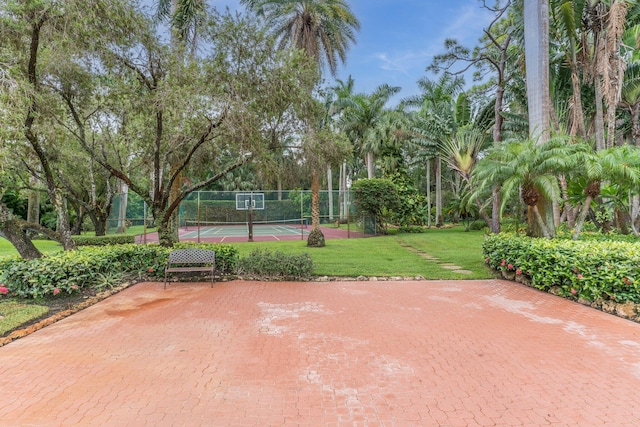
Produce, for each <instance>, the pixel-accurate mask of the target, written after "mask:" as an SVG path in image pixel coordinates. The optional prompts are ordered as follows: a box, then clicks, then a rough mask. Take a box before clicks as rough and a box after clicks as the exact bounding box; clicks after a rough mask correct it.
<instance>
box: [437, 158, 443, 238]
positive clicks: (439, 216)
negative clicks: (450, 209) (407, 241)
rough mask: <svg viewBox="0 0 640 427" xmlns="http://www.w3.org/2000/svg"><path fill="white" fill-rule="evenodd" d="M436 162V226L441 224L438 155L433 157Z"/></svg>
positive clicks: (440, 175) (440, 179)
mask: <svg viewBox="0 0 640 427" xmlns="http://www.w3.org/2000/svg"><path fill="white" fill-rule="evenodd" d="M435 164H436V170H435V172H436V227H439V226H442V220H443V218H442V162H441V159H440V156H436V158H435Z"/></svg>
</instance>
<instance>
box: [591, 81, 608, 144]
mask: <svg viewBox="0 0 640 427" xmlns="http://www.w3.org/2000/svg"><path fill="white" fill-rule="evenodd" d="M594 88H595V96H596V100H595V101H596V116H595V118H594V126H595V131H596V151H600V150H604V148H605V140H604V107H603V105H602V86H601V83H600V79H599V78H596V79H595V84H594Z"/></svg>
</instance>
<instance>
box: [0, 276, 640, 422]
mask: <svg viewBox="0 0 640 427" xmlns="http://www.w3.org/2000/svg"><path fill="white" fill-rule="evenodd" d="M639 390H640V325H639V324H635V323H633V322H630V321H626V320H623V319H620V318H617V317H614V316H611V315H607V314H604V313H601V312H599V311H596V310H594V309H591V308H588V307H584V306H581V305H578V304H575V303H572V302H569V301H566V300H563V299H561V298H558V297H554V296H552V295H548V294H544V293H541V292H538V291H536V290H533V289H530V288H526V287H523V286H521V285H518V284H515V283H509V282H505V281H500V280H486V281H436V282H433V281H413V282H412V281H408V282H329V283H265V282H243V281H234V282H227V283H217V284H216V286H215V287H214V288H213V289H212V288H210V287H209V285H208V284H206V283H201V284H194V283H191V284H172V285H170V287H169V289H167V290H166V291H163V290H162V284H161V283H142V284H138V285H135V286H133V287H131V288H128V289H126V290H125V291H123V292H121V293H120V294H117V295H115V296H113V297H111V298H109V299H107V300H105V301H103V302H101V303H99V304H96V305H94V306H92V307H90V308H88V309H86V310H84V311H82V312H80V313H77V314H75V315H73V316H71V317H68V318H66V319H64V320H62V321H60V322H58V323H56V324H54V325H52V326H49V327H47V328H45V329H42V330H40V331H38V332H36V333H34V334H32V335H30V336H28V337H26V338H23V339H20V340H18V341H15V342H13V343H11V344H9V345H7V346H5V347H2V348H0V425H2V426H75V425H80V426H201V425H202V426H438V425H442V426H516V425H522V426H537V425H557V426H570V425H575V426H591V425H594V426H595V425H611V426H622V425H629V426H637V425H640V398H638V392H639Z"/></svg>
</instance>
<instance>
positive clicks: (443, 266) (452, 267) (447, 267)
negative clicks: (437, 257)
mask: <svg viewBox="0 0 640 427" xmlns="http://www.w3.org/2000/svg"><path fill="white" fill-rule="evenodd" d="M440 266H441V267H442V268H446V269H447V270H460V269H461V268H462V267H460V266H459V265H453V264H440Z"/></svg>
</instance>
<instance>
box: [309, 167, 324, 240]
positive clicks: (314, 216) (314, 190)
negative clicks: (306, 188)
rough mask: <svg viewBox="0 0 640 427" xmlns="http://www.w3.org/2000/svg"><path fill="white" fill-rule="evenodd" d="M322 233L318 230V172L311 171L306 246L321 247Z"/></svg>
mask: <svg viewBox="0 0 640 427" xmlns="http://www.w3.org/2000/svg"><path fill="white" fill-rule="evenodd" d="M324 245H325V241H324V234H322V231H321V230H320V180H319V178H318V173H317V172H316V171H313V172H312V173H311V233H309V237H308V238H307V246H311V247H316V248H318V247H323V246H324Z"/></svg>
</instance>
